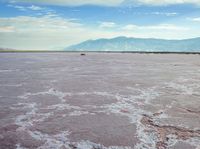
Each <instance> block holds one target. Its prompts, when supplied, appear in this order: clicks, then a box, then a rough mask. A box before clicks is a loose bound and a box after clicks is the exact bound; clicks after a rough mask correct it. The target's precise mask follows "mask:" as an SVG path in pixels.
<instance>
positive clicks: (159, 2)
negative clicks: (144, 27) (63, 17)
mask: <svg viewBox="0 0 200 149" xmlns="http://www.w3.org/2000/svg"><path fill="white" fill-rule="evenodd" d="M9 1H10V2H12V3H17V2H24V3H33V4H50V5H65V6H80V5H101V6H119V5H121V4H123V5H138V4H142V5H154V6H163V5H174V4H187V3H188V4H195V5H200V0H106V1H105V0H73V1H72V0H56V1H55V0H9Z"/></svg>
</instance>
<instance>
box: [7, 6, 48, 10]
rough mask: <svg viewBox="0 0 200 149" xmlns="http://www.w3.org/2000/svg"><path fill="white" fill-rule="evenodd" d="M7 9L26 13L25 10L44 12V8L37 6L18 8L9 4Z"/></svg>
mask: <svg viewBox="0 0 200 149" xmlns="http://www.w3.org/2000/svg"><path fill="white" fill-rule="evenodd" d="M8 7H12V8H15V9H18V10H20V11H27V10H32V11H40V10H45V8H43V7H39V6H36V5H31V6H20V5H13V4H9V5H8Z"/></svg>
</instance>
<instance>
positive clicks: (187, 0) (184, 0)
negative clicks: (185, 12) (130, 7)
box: [124, 0, 200, 6]
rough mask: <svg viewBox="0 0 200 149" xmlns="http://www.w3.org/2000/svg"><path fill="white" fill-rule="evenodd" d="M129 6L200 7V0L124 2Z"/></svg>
mask: <svg viewBox="0 0 200 149" xmlns="http://www.w3.org/2000/svg"><path fill="white" fill-rule="evenodd" d="M126 2H128V3H129V4H131V2H132V4H134V3H137V4H143V5H154V6H164V5H175V4H195V5H200V0H125V1H124V3H126Z"/></svg>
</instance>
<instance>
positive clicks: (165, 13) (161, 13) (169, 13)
mask: <svg viewBox="0 0 200 149" xmlns="http://www.w3.org/2000/svg"><path fill="white" fill-rule="evenodd" d="M151 14H153V15H163V16H167V17H173V16H176V15H178V13H177V12H152V13H151Z"/></svg>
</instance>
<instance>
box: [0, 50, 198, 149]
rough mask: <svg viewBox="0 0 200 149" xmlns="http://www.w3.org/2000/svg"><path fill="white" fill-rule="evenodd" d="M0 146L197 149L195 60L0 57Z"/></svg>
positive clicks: (192, 57) (45, 55) (191, 57)
mask: <svg viewBox="0 0 200 149" xmlns="http://www.w3.org/2000/svg"><path fill="white" fill-rule="evenodd" d="M0 148H1V149H13V148H17V149H26V148H28V149H35V148H38V149H49V148H52V149H54V148H55V149H56V148H60V149H168V148H169V149H200V56H199V55H185V54H131V53H124V54H122V53H86V55H85V56H84V55H83V56H81V55H80V54H79V53H1V54H0Z"/></svg>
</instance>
